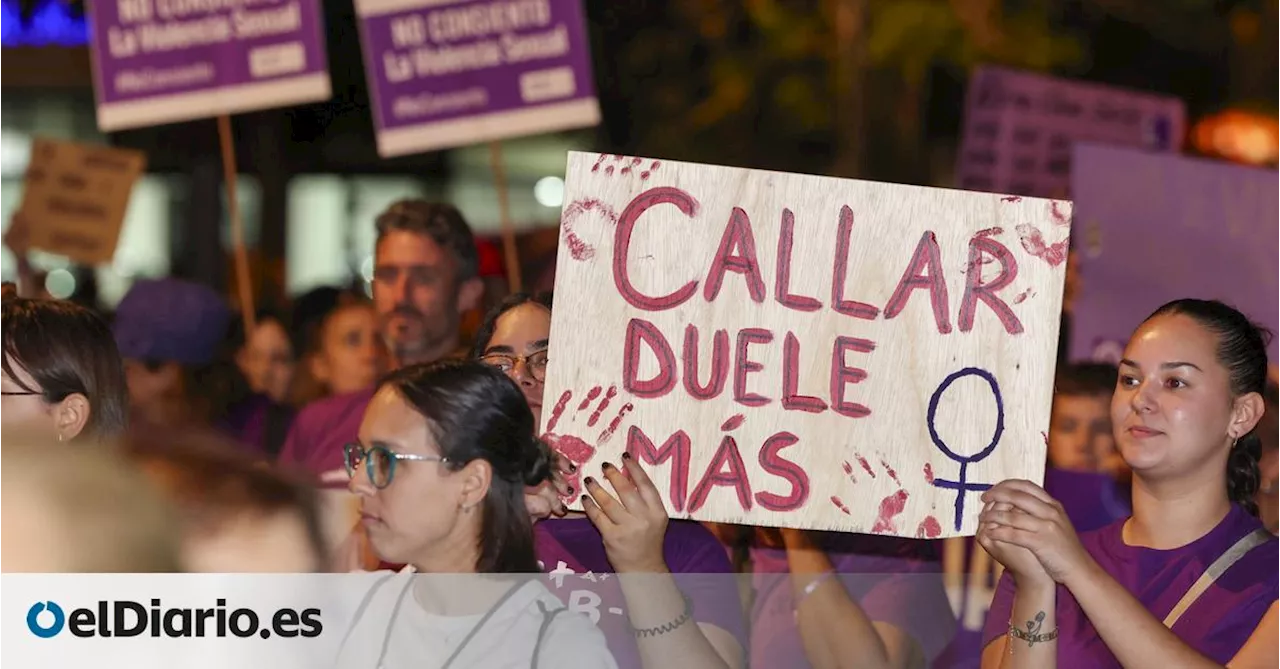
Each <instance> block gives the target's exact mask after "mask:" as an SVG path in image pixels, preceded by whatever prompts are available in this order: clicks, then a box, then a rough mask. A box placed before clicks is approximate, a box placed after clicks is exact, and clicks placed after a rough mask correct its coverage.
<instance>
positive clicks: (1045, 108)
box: [957, 67, 1186, 197]
mask: <svg viewBox="0 0 1280 669" xmlns="http://www.w3.org/2000/svg"><path fill="white" fill-rule="evenodd" d="M1185 132H1186V110H1185V109H1184V107H1183V104H1182V101H1181V100H1179V99H1177V98H1171V97H1163V96H1158V95H1151V94H1148V93H1139V92H1136V91H1128V90H1125V89H1121V88H1113V87H1110V86H1102V85H1099V84H1090V83H1084V82H1079V81H1070V80H1066V79H1056V78H1053V77H1047V76H1043V75H1038V74H1030V73H1026V72H1017V71H1013V70H1005V69H1001V68H994V67H984V68H981V69H979V70H978V71H977V72H975V73H974V75H973V79H972V80H971V81H970V82H969V92H968V98H967V101H966V109H965V122H964V140H963V142H962V144H961V148H960V155H959V158H958V159H959V165H958V169H957V174H958V183H959V184H960V187H961V188H964V189H966V190H979V191H986V192H991V193H1015V194H1017V195H1034V196H1038V197H1067V196H1068V194H1069V191H1068V188H1069V187H1070V181H1071V147H1072V145H1073V144H1075V143H1076V142H1078V141H1096V142H1105V143H1108V144H1118V145H1124V146H1136V147H1142V148H1144V149H1147V150H1149V151H1169V152H1176V151H1178V149H1179V148H1180V147H1181V146H1182V137H1183V135H1184V134H1185Z"/></svg>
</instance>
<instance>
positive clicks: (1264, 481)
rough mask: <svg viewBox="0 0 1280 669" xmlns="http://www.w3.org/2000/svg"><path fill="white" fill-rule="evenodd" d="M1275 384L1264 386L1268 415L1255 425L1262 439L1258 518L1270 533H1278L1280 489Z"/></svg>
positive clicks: (1279, 413) (1279, 412)
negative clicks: (1278, 488) (1279, 480)
mask: <svg viewBox="0 0 1280 669" xmlns="http://www.w3.org/2000/svg"><path fill="white" fill-rule="evenodd" d="M1276 394H1277V393H1276V384H1274V383H1270V384H1268V385H1267V392H1266V393H1265V394H1264V398H1265V399H1266V403H1267V412H1266V413H1264V414H1262V421H1261V422H1259V423H1258V438H1259V439H1261V440H1262V456H1261V457H1260V458H1258V470H1259V473H1260V474H1261V478H1260V480H1259V481H1258V517H1259V518H1261V519H1262V524H1263V525H1265V526H1266V527H1267V529H1269V530H1271V533H1272V534H1280V490H1277V486H1276V477H1277V475H1278V474H1280V471H1278V470H1280V453H1278V452H1277V446H1278V445H1280V444H1278V443H1277V442H1280V407H1277V406H1276Z"/></svg>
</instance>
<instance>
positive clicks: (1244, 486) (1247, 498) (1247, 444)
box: [1227, 429, 1262, 516]
mask: <svg viewBox="0 0 1280 669" xmlns="http://www.w3.org/2000/svg"><path fill="white" fill-rule="evenodd" d="M1260 457H1262V439H1261V438H1260V437H1259V436H1258V435H1257V429H1255V430H1254V431H1253V432H1250V433H1249V434H1246V435H1245V436H1244V437H1241V438H1240V439H1238V440H1237V441H1236V443H1235V444H1233V445H1232V446H1231V454H1230V455H1229V456H1228V457H1227V496H1228V497H1229V498H1230V499H1231V501H1232V502H1235V503H1236V504H1239V505H1240V506H1243V507H1244V508H1245V510H1246V511H1248V512H1249V513H1250V514H1251V515H1254V516H1257V515H1258V484H1259V481H1260V479H1261V478H1262V476H1261V474H1262V473H1261V471H1259V469H1258V459H1259V458H1260Z"/></svg>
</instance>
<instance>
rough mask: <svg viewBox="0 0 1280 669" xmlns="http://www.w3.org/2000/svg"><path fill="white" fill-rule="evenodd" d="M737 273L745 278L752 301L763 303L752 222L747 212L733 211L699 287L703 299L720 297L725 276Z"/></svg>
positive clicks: (762, 282)
mask: <svg viewBox="0 0 1280 669" xmlns="http://www.w3.org/2000/svg"><path fill="white" fill-rule="evenodd" d="M726 271H728V272H737V273H738V274H741V275H742V276H744V277H746V279H747V291H748V292H749V293H750V294H751V299H752V300H753V301H755V302H764V279H762V278H760V261H759V260H757V259H756V236H755V235H754V234H753V233H752V232H751V219H750V218H748V217H747V212H745V211H743V210H741V209H739V208H738V207H734V208H733V213H732V214H730V215H729V224H728V225H726V226H725V228H724V235H723V236H722V237H720V250H719V251H716V256H715V259H714V260H712V261H711V271H709V272H707V283H706V285H705V286H703V287H702V296H703V297H704V298H706V300H707V301H708V302H712V301H714V300H715V299H716V297H717V296H719V295H720V285H721V284H723V283H724V273H725V272H726Z"/></svg>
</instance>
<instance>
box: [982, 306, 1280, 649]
mask: <svg viewBox="0 0 1280 669" xmlns="http://www.w3.org/2000/svg"><path fill="white" fill-rule="evenodd" d="M1266 379H1267V352H1266V338H1265V336H1264V333H1263V332H1262V331H1261V330H1259V329H1258V328H1257V327H1256V326H1254V325H1253V324H1252V323H1250V322H1249V320H1248V319H1247V318H1246V317H1245V316H1244V315H1243V314H1241V313H1240V312H1238V311H1236V310H1235V309H1232V308H1231V307H1228V306H1226V305H1224V304H1222V303H1220V302H1210V301H1203V300H1190V299H1187V300H1178V301H1176V302H1171V303H1169V304H1166V305H1165V306H1163V307H1161V308H1160V309H1158V310H1157V311H1156V312H1155V313H1154V314H1153V315H1151V316H1150V317H1149V318H1148V319H1147V320H1146V321H1145V322H1144V323H1143V324H1142V325H1141V326H1140V327H1139V328H1138V330H1137V332H1135V333H1134V335H1133V338H1132V339H1131V340H1130V341H1129V345H1128V347H1127V348H1126V350H1125V356H1124V360H1122V361H1121V363H1120V378H1119V382H1118V384H1117V386H1116V391H1115V395H1114V397H1113V399H1112V402H1111V415H1112V422H1113V425H1114V430H1115V433H1116V435H1115V436H1116V442H1117V445H1118V446H1119V448H1120V452H1121V454H1122V455H1123V456H1124V459H1125V461H1126V462H1127V463H1128V464H1129V466H1130V467H1131V468H1132V469H1133V515H1132V516H1131V517H1129V518H1128V519H1126V520H1122V521H1119V522H1116V523H1114V524H1112V525H1108V526H1106V527H1103V528H1101V529H1099V530H1096V531H1094V532H1086V533H1084V534H1083V535H1079V536H1077V535H1076V532H1075V530H1074V529H1073V528H1072V526H1071V523H1070V521H1068V520H1067V517H1066V515H1065V513H1064V512H1063V509H1062V505H1061V504H1059V503H1058V502H1057V501H1056V500H1054V499H1053V498H1052V497H1050V496H1049V495H1047V494H1046V493H1045V492H1044V490H1043V489H1041V488H1040V487H1038V486H1036V485H1034V484H1032V483H1029V482H1027V481H1005V482H1003V483H1001V484H999V485H997V486H995V487H993V488H991V489H990V490H989V491H987V492H986V493H985V494H984V495H983V500H984V501H985V502H986V506H985V508H984V509H983V511H982V515H981V516H980V519H981V522H980V524H979V530H978V543H980V544H981V545H982V546H983V548H985V549H986V550H987V551H988V552H990V553H991V554H992V555H993V556H994V557H995V558H996V559H997V560H999V561H1000V562H1001V563H1003V564H1004V565H1005V567H1006V568H1007V570H1008V571H1007V572H1006V574H1005V576H1004V578H1003V579H1002V580H1001V582H1000V586H999V588H998V591H997V593H996V597H995V601H994V602H993V603H992V606H991V609H990V612H989V614H988V617H987V627H986V632H985V639H986V647H985V650H984V652H983V658H982V666H983V667H984V668H986V669H995V668H997V667H1000V668H1003V669H1017V668H1021V667H1037V668H1042V667H1049V668H1052V667H1055V666H1060V667H1085V666H1087V667H1119V666H1125V667H1137V666H1153V667H1221V666H1224V665H1226V666H1231V667H1237V668H1238V667H1274V666H1276V663H1277V660H1280V657H1278V654H1277V650H1276V647H1277V627H1276V616H1277V613H1276V599H1277V587H1280V583H1278V581H1280V578H1278V577H1277V572H1276V560H1277V557H1278V555H1277V543H1276V539H1275V538H1274V537H1271V536H1270V535H1269V533H1268V532H1267V531H1266V530H1265V529H1264V528H1263V526H1262V523H1261V522H1259V520H1258V519H1257V517H1256V513H1257V508H1256V505H1255V504H1254V502H1253V498H1254V492H1255V491H1256V489H1257V484H1258V466H1257V465H1258V463H1257V450H1258V440H1257V436H1256V434H1255V433H1254V429H1255V426H1256V425H1257V424H1258V421H1259V419H1260V418H1261V417H1262V414H1263V411H1264V406H1263V398H1262V393H1263V390H1264V386H1265V384H1266ZM1162 620H1163V622H1162Z"/></svg>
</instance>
